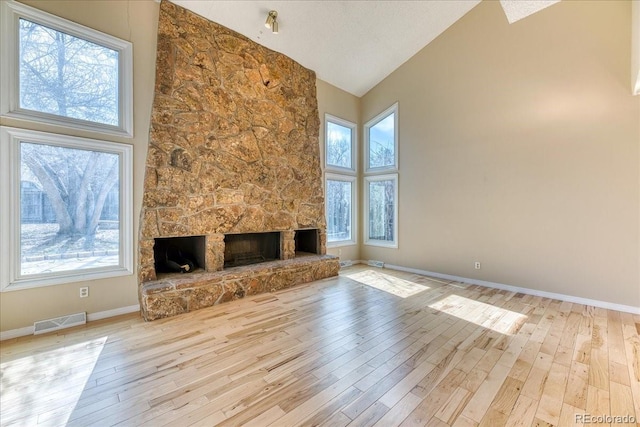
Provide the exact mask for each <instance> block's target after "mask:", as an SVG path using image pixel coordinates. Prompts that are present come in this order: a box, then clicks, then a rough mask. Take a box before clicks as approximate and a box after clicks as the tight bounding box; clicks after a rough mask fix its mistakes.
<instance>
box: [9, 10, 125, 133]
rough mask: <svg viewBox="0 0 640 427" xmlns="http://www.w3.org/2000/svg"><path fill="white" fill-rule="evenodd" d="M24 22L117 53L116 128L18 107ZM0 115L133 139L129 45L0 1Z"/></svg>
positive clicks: (108, 36) (63, 20) (83, 27)
mask: <svg viewBox="0 0 640 427" xmlns="http://www.w3.org/2000/svg"><path fill="white" fill-rule="evenodd" d="M20 18H24V19H27V20H29V21H32V22H35V23H37V24H40V25H44V26H47V27H49V28H52V29H54V30H57V31H61V32H64V33H66V34H69V35H71V36H74V37H78V38H81V39H84V40H88V41H90V42H92V43H95V44H98V45H101V46H104V47H107V48H109V49H112V50H116V51H118V53H119V55H118V57H119V61H118V62H119V64H118V66H119V69H118V85H119V87H118V113H119V120H118V121H119V123H120V125H119V126H112V125H107V124H103V123H97V122H92V121H88V120H81V119H75V118H71V117H64V116H58V115H56V114H50V113H43V112H39V111H33V110H27V109H23V108H20V102H19V66H20V64H19V63H18V60H17V59H18V51H19V49H18V46H19V36H18V29H19V26H18V20H19V19H20ZM0 24H2V25H1V27H2V30H1V31H0V36H1V37H2V43H0V58H3V60H2V61H1V62H0V91H1V92H2V93H3V94H6V95H7V96H3V97H2V99H1V101H0V115H2V116H5V117H12V118H18V119H23V120H31V121H37V122H42V123H47V124H53V125H58V126H63V127H67V128H74V129H82V130H88V131H94V132H100V133H102V134H108V135H115V136H121V137H128V138H131V137H133V46H132V44H131V43H130V42H128V41H125V40H121V39H119V38H116V37H113V36H110V35H108V34H105V33H102V32H99V31H96V30H93V29H91V28H88V27H85V26H83V25H80V24H76V23H75V22H72V21H69V20H66V19H63V18H60V17H57V16H55V15H51V14H49V13H46V12H43V11H40V10H38V9H35V8H32V7H29V6H26V5H24V4H21V3H17V2H15V1H13V0H2V1H0Z"/></svg>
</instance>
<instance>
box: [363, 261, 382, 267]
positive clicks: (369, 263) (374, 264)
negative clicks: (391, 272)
mask: <svg viewBox="0 0 640 427" xmlns="http://www.w3.org/2000/svg"><path fill="white" fill-rule="evenodd" d="M367 264H368V265H370V266H372V267H380V268H382V267H384V262H382V261H376V260H375V259H370V260H369V262H367Z"/></svg>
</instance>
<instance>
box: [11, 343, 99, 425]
mask: <svg viewBox="0 0 640 427" xmlns="http://www.w3.org/2000/svg"><path fill="white" fill-rule="evenodd" d="M107 338H108V337H106V336H105V337H101V338H97V339H94V340H90V341H85V342H82V343H79V344H75V345H72V346H68V347H63V348H58V349H55V350H51V351H47V352H44V353H38V354H34V355H31V356H26V357H23V358H20V359H16V360H12V361H10V362H6V363H2V364H0V372H1V375H0V388H1V390H2V393H1V397H0V407H2V412H1V415H0V424H1V425H9V424H12V423H13V422H14V421H15V420H17V419H21V420H23V421H24V420H28V422H29V423H33V424H36V423H42V424H43V425H65V424H66V423H67V422H68V421H69V417H70V416H71V414H72V413H73V411H74V409H75V407H76V404H77V403H78V400H79V399H80V396H81V395H82V392H83V390H84V389H85V386H86V385H87V381H88V380H89V377H90V376H91V373H92V372H93V369H94V367H95V365H96V362H97V361H98V358H99V357H100V354H101V353H102V349H103V348H104V345H105V343H106V342H107Z"/></svg>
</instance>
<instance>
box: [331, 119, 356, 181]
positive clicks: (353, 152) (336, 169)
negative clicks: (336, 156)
mask: <svg viewBox="0 0 640 427" xmlns="http://www.w3.org/2000/svg"><path fill="white" fill-rule="evenodd" d="M329 123H333V124H336V125H338V126H342V127H345V128H349V129H351V167H350V168H346V167H342V166H337V165H332V164H329V156H328V155H327V153H328V148H329ZM357 131H358V126H357V125H356V124H355V123H353V122H350V121H349V120H345V119H341V118H340V117H336V116H333V115H331V114H328V113H325V115H324V167H325V170H328V171H334V172H337V173H347V174H355V173H356V172H357V170H358V168H357V166H358V165H357V153H356V150H357V144H356V141H357Z"/></svg>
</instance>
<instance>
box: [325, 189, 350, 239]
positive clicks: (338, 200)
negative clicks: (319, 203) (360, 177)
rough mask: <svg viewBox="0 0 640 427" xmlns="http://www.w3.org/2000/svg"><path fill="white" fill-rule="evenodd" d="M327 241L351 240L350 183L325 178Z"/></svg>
mask: <svg viewBox="0 0 640 427" xmlns="http://www.w3.org/2000/svg"><path fill="white" fill-rule="evenodd" d="M326 191H327V200H326V203H327V241H329V242H339V241H345V240H351V218H352V215H351V209H352V206H351V201H352V191H353V189H352V183H351V182H350V181H341V180H333V179H327V189H326Z"/></svg>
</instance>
